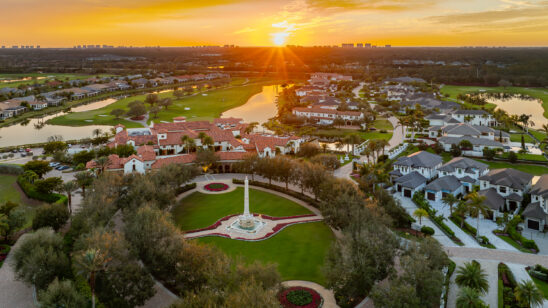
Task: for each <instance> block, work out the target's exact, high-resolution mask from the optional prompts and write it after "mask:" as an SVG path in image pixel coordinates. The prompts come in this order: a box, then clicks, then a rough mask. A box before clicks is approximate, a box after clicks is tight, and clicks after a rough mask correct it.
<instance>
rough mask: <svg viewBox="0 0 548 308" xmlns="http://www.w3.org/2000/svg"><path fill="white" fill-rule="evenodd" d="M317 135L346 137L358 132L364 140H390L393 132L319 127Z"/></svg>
mask: <svg viewBox="0 0 548 308" xmlns="http://www.w3.org/2000/svg"><path fill="white" fill-rule="evenodd" d="M314 134H315V135H317V136H324V137H334V138H344V137H346V136H348V135H352V134H356V135H358V136H360V137H361V138H362V139H363V140H364V141H365V140H369V139H385V140H390V138H392V133H381V132H362V131H359V130H355V129H346V128H331V129H318V130H317V131H316V132H315V133H314Z"/></svg>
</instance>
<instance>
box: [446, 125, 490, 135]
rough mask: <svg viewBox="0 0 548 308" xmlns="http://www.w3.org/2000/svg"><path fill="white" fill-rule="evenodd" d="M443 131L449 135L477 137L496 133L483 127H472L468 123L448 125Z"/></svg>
mask: <svg viewBox="0 0 548 308" xmlns="http://www.w3.org/2000/svg"><path fill="white" fill-rule="evenodd" d="M442 130H443V131H444V132H445V133H447V134H454V135H463V136H477V135H481V134H482V133H495V130H494V129H492V128H489V127H487V126H482V125H470V124H467V123H459V124H451V125H447V126H445V127H444V128H442Z"/></svg>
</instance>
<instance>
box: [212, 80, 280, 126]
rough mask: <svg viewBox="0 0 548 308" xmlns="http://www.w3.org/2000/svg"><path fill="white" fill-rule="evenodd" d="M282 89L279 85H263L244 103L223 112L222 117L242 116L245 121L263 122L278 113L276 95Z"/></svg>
mask: <svg viewBox="0 0 548 308" xmlns="http://www.w3.org/2000/svg"><path fill="white" fill-rule="evenodd" d="M283 89H284V87H282V86H281V85H274V86H264V87H263V91H262V92H261V93H258V94H255V95H253V96H252V97H251V98H250V99H249V100H248V101H247V103H245V104H244V105H242V106H240V107H236V108H233V109H230V110H228V111H226V112H224V113H223V114H222V117H223V118H229V117H234V118H242V119H243V120H244V122H247V123H251V122H258V123H259V124H262V123H265V122H267V121H268V119H270V118H273V117H275V116H276V114H277V113H278V108H277V106H276V97H277V96H278V94H279V93H280V92H282V91H283Z"/></svg>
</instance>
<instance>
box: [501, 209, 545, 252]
mask: <svg viewBox="0 0 548 308" xmlns="http://www.w3.org/2000/svg"><path fill="white" fill-rule="evenodd" d="M521 221H522V219H521V217H520V216H519V215H516V216H514V218H512V220H510V222H509V223H508V224H507V225H506V230H505V231H506V232H507V233H508V236H510V238H512V239H513V240H514V241H516V242H518V243H519V244H520V245H521V246H523V247H524V248H526V249H531V250H535V251H538V250H539V249H538V246H537V243H535V241H534V240H530V239H527V238H525V237H524V236H523V235H521V233H519V232H518V231H517V229H516V228H517V226H518V224H519V223H520V222H521Z"/></svg>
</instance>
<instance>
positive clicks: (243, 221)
mask: <svg viewBox="0 0 548 308" xmlns="http://www.w3.org/2000/svg"><path fill="white" fill-rule="evenodd" d="M264 225H265V223H264V222H263V221H262V220H261V219H260V218H259V217H255V216H253V214H251V213H250V212H249V181H248V180H247V177H245V181H244V213H243V214H242V215H240V216H238V219H236V221H234V222H233V223H232V224H231V225H229V226H228V227H227V229H228V230H229V231H230V230H234V231H237V232H245V233H255V232H257V231H258V230H260V229H261V228H262V227H263V226H264Z"/></svg>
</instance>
